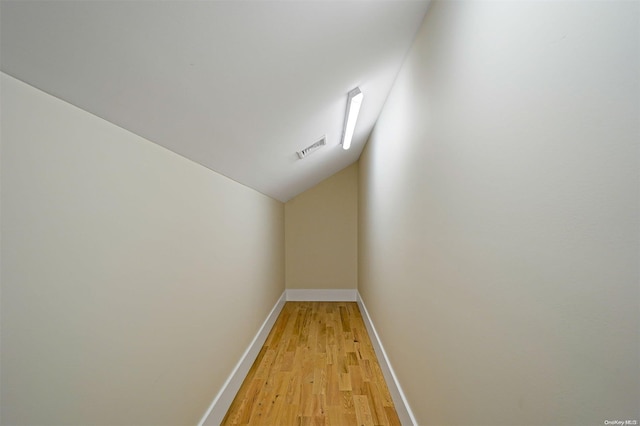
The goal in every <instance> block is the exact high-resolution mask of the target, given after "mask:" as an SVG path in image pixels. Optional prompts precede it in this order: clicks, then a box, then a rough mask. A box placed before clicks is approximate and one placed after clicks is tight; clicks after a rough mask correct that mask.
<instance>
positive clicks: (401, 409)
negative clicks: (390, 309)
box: [357, 293, 418, 426]
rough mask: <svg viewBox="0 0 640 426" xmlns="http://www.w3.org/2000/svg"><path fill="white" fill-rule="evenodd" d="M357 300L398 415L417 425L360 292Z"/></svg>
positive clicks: (405, 422) (403, 419) (404, 421)
mask: <svg viewBox="0 0 640 426" xmlns="http://www.w3.org/2000/svg"><path fill="white" fill-rule="evenodd" d="M357 302H358V307H359V308H360V312H361V313H362V319H363V320H364V325H365V327H366V328H367V331H368V332H369V337H370V338H371V343H372V344H373V349H374V351H375V352H376V356H377V357H378V363H379V364H380V368H381V369H382V375H383V376H384V379H385V380H386V382H387V387H388V388H389V393H391V398H392V399H393V404H394V405H395V406H396V411H397V412H398V417H400V422H401V423H402V424H403V425H414V426H417V424H418V422H417V421H416V418H415V417H414V415H413V412H412V411H411V407H409V402H408V401H407V398H406V397H405V395H404V392H402V387H401V386H400V382H399V381H398V378H397V377H396V374H395V373H394V371H393V368H392V367H391V363H390V362H389V358H388V357H387V353H386V352H385V351H384V347H383V346H382V342H381V341H380V336H378V333H377V332H376V328H375V327H374V326H373V322H372V321H371V317H370V316H369V312H368V311H367V308H366V306H364V301H363V300H362V297H360V293H357Z"/></svg>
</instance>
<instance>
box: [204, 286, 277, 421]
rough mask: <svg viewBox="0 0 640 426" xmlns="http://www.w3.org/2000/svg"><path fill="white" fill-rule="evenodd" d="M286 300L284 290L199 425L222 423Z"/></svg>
mask: <svg viewBox="0 0 640 426" xmlns="http://www.w3.org/2000/svg"><path fill="white" fill-rule="evenodd" d="M286 301H287V293H286V291H284V292H283V293H282V296H280V298H279V299H278V301H277V302H276V304H275V305H274V307H273V309H271V312H270V313H269V315H268V316H267V319H266V320H265V321H264V323H262V326H261V327H260V330H258V334H256V335H255V337H254V338H253V340H252V341H251V344H249V347H248V348H247V350H246V351H244V354H242V357H241V358H240V361H238V363H237V364H236V366H235V368H234V369H233V371H232V372H231V374H230V375H229V377H228V378H227V381H226V382H224V385H222V388H221V389H220V391H219V392H218V394H217V395H216V397H215V398H214V399H213V401H212V402H211V405H210V406H209V408H208V409H207V411H206V413H204V416H202V419H201V420H200V422H199V423H198V426H212V425H216V426H218V425H219V424H220V423H222V420H223V419H224V416H225V415H226V414H227V411H229V408H230V407H231V403H232V402H233V399H234V398H235V397H236V394H237V393H238V391H239V390H240V386H242V382H244V379H245V377H247V374H248V373H249V370H250V369H251V366H252V365H253V363H254V361H255V360H256V358H258V354H259V353H260V349H262V345H264V342H265V341H266V340H267V337H268V336H269V332H270V331H271V328H273V324H274V323H275V322H276V319H277V318H278V315H280V311H282V308H283V307H284V304H285V302H286Z"/></svg>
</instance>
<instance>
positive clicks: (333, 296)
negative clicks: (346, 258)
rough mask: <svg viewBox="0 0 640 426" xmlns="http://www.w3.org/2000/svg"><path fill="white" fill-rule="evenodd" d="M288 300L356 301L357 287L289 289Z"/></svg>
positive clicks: (287, 291)
mask: <svg viewBox="0 0 640 426" xmlns="http://www.w3.org/2000/svg"><path fill="white" fill-rule="evenodd" d="M286 293H287V301H291V302H355V301H356V296H357V294H358V290H356V289H346V290H345V289H327V290H322V289H317V290H303V289H291V288H289V289H287V290H286Z"/></svg>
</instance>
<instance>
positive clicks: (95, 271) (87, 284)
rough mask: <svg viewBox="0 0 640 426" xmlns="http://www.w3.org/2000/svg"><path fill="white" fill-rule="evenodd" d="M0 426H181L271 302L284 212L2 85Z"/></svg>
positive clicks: (96, 122) (67, 109) (104, 125)
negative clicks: (59, 425) (66, 425)
mask: <svg viewBox="0 0 640 426" xmlns="http://www.w3.org/2000/svg"><path fill="white" fill-rule="evenodd" d="M1 83H2V86H1V89H2V330H1V331H2V381H1V383H2V424H7V425H8V424H47V425H54V424H70V425H71V424H76V425H80V424H82V425H87V424H95V425H100V424H102V425H107V424H108V425H132V424H137V425H163V424H164V425H178V424H196V423H197V422H198V420H199V419H200V417H201V416H202V415H203V414H204V412H205V410H206V409H207V407H208V406H209V404H210V403H211V400H212V399H213V397H214V396H215V395H216V393H217V392H218V390H219V389H220V387H221V386H222V384H223V383H224V381H225V380H226V378H227V377H228V375H229V374H230V373H231V371H232V369H233V367H234V366H235V364H236V362H237V361H238V359H240V356H241V355H242V353H243V352H244V350H245V349H246V347H247V346H248V345H249V343H250V342H251V339H252V338H253V336H254V335H255V333H256V332H257V330H258V329H259V327H260V325H261V324H262V322H263V321H264V319H265V318H266V316H267V314H268V313H269V311H270V309H271V308H272V307H273V305H274V304H275V302H276V301H277V299H278V297H279V296H280V295H281V294H282V291H283V290H284V206H283V204H282V203H280V202H278V201H275V200H273V199H271V198H268V197H266V196H264V195H262V194H259V193H257V192H255V191H253V190H251V189H249V188H247V187H244V186H242V185H240V184H238V183H235V182H233V181H231V180H229V179H227V178H225V177H223V176H221V175H218V174H216V173H214V172H211V171H210V170H207V169H205V168H204V167H202V166H199V165H197V164H195V163H192V162H191V161H189V160H186V159H184V158H182V157H180V156H178V155H176V154H173V153H171V152H169V151H167V150H165V149H164V148H161V147H159V146H157V145H155V144H152V143H150V142H148V141H146V140H144V139H142V138H139V137H137V136H135V135H133V134H131V133H129V132H127V131H125V130H123V129H121V128H118V127H116V126H114V125H112V124H110V123H108V122H106V121H104V120H102V119H99V118H97V117H95V116H92V115H90V114H88V113H86V112H85V111H82V110H80V109H78V108H75V107H73V106H71V105H69V104H66V103H64V102H62V101H60V100H58V99H56V98H54V97H52V96H50V95H47V94H45V93H43V92H40V91H38V90H36V89H34V88H32V87H30V86H27V85H25V84H23V83H21V82H19V81H17V80H15V79H13V78H11V77H8V76H6V75H2V81H1Z"/></svg>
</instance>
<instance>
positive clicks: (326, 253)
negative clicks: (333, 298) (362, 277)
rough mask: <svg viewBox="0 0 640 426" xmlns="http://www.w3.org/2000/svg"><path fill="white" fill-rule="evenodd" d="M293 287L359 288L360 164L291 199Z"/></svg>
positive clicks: (289, 278)
mask: <svg viewBox="0 0 640 426" xmlns="http://www.w3.org/2000/svg"><path fill="white" fill-rule="evenodd" d="M285 240H286V286H287V288H288V289H355V288H356V286H357V282H358V164H357V163H355V164H353V165H351V166H349V167H347V168H346V169H344V170H342V171H340V172H338V173H336V174H335V175H333V176H331V177H329V178H327V179H325V180H324V181H322V182H320V183H319V184H318V185H316V186H314V187H313V188H311V189H309V190H307V191H305V192H303V193H302V194H300V195H298V196H297V197H295V198H293V199H292V200H290V201H288V202H287V203H286V204H285Z"/></svg>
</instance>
